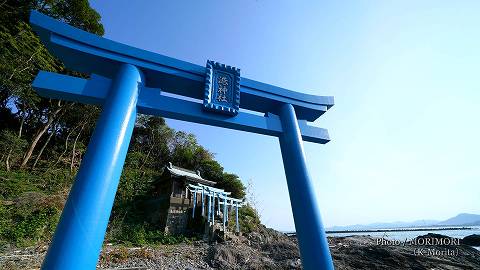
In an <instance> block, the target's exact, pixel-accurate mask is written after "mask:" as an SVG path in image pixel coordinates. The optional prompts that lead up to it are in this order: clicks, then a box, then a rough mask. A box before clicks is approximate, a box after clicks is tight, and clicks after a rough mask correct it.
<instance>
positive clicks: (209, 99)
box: [30, 11, 333, 269]
mask: <svg viewBox="0 0 480 270" xmlns="http://www.w3.org/2000/svg"><path fill="white" fill-rule="evenodd" d="M30 23H31V25H32V27H33V29H34V30H35V31H36V32H37V33H38V35H39V36H40V39H41V40H42V42H43V43H44V44H45V45H46V47H47V48H48V49H49V50H50V52H52V53H53V54H54V55H55V56H57V57H58V58H59V59H60V60H62V62H63V63H65V65H66V66H67V67H69V68H70V69H73V70H77V71H81V72H85V73H88V74H90V75H91V76H90V78H89V79H82V78H76V77H71V76H66V75H60V74H55V73H50V72H44V71H42V72H40V73H39V74H38V75H37V77H36V78H35V81H34V82H33V87H34V88H35V89H36V90H37V92H38V93H39V94H40V95H42V96H44V97H49V98H55V99H63V100H70V101H76V102H81V103H88V104H97V105H101V106H102V113H101V115H100V118H99V119H98V122H97V125H96V127H95V131H94V133H93V135H92V137H91V139H90V143H89V145H88V148H87V152H86V154H85V156H84V158H83V161H82V164H81V166H80V169H79V171H78V174H77V176H76V179H75V182H74V184H73V187H72V189H71V191H70V194H69V196H68V199H67V202H66V204H65V207H64V209H63V212H62V216H61V218H60V222H59V224H58V226H57V229H56V231H55V235H54V237H53V240H52V243H51V244H50V247H49V250H48V252H47V255H46V257H45V259H44V262H43V265H42V268H43V269H95V266H96V263H97V261H98V257H99V255H100V251H101V247H102V243H103V239H104V236H105V232H106V229H107V224H108V219H109V216H110V212H111V209H112V205H113V201H114V198H115V193H116V190H117V187H118V182H119V179H120V175H121V172H122V168H123V164H124V161H125V157H126V154H127V150H128V144H129V142H130V138H131V135H132V132H133V127H134V123H135V119H136V114H137V113H143V114H152V115H159V116H164V117H167V118H173V119H179V120H184V121H190V122H196V123H201V124H207V125H212V126H219V127H224V128H230V129H236V130H241V131H247V132H252V133H258V134H264V135H269V136H275V137H278V138H279V141H280V148H281V152H282V157H283V162H284V168H285V174H286V177H287V184H288V190H289V194H290V200H291V205H292V212H293V216H294V221H295V228H296V232H297V238H298V242H299V247H300V255H301V258H302V265H303V267H304V269H333V263H332V259H331V256H330V251H329V248H328V242H327V239H326V235H325V232H324V229H323V225H322V221H321V217H320V212H319V208H318V201H317V196H316V194H315V193H314V189H313V186H312V181H311V178H310V176H309V174H308V170H307V166H306V160H305V154H304V151H303V143H302V140H305V141H310V142H314V143H320V144H324V143H327V142H328V141H329V140H330V139H329V136H328V131H327V130H325V129H321V128H318V127H314V126H310V125H308V124H307V123H308V122H312V121H315V120H316V119H317V118H318V117H320V116H321V115H322V114H323V113H325V112H326V111H327V110H328V109H329V108H330V107H331V106H333V97H324V96H313V95H306V94H302V93H299V92H294V91H290V90H287V89H283V88H279V87H275V86H272V85H268V84H264V83H260V82H256V81H253V80H250V79H247V78H240V71H239V70H238V69H236V68H233V67H230V66H225V65H221V64H218V63H214V62H207V67H202V66H198V65H194V64H191V63H187V62H184V61H180V60H177V59H173V58H170V57H166V56H163V55H159V54H155V53H152V52H147V51H144V50H141V49H138V48H133V47H130V46H127V45H124V44H120V43H117V42H114V41H111V40H108V39H105V38H102V37H99V36H96V35H93V34H90V33H87V32H84V31H82V30H79V29H77V28H74V27H71V26H69V25H67V24H64V23H62V22H59V21H56V20H54V19H52V18H50V17H48V16H45V15H42V14H41V13H38V12H36V11H32V12H31V15H30ZM165 93H170V94H174V95H169V94H165ZM219 95H220V96H219ZM178 96H183V97H184V98H182V97H178ZM214 97H216V98H217V100H214ZM202 100H203V104H202V103H201V101H202ZM240 100H241V103H240ZM222 102H223V103H225V104H223V103H222ZM239 109H246V110H250V111H256V112H261V113H264V116H261V115H258V114H254V113H250V112H248V111H245V110H239ZM227 114H228V115H227Z"/></svg>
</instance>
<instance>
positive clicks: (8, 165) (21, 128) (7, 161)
mask: <svg viewBox="0 0 480 270" xmlns="http://www.w3.org/2000/svg"><path fill="white" fill-rule="evenodd" d="M21 114H22V120H21V121H20V128H19V129H18V136H17V138H19V139H20V138H21V137H22V131H23V123H25V113H24V112H21ZM11 155H12V149H11V148H10V150H9V151H8V154H7V158H6V159H5V165H6V167H7V172H9V171H10V156H11Z"/></svg>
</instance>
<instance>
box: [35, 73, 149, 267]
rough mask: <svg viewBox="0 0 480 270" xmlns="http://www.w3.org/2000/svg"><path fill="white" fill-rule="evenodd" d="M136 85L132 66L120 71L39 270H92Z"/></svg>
mask: <svg viewBox="0 0 480 270" xmlns="http://www.w3.org/2000/svg"><path fill="white" fill-rule="evenodd" d="M141 83H142V76H141V73H140V71H139V70H138V69H137V68H136V67H135V66H132V65H129V64H124V65H121V66H120V69H119V71H118V73H117V76H116V78H115V79H114V82H113V84H112V86H111V88H110V90H109V93H108V98H107V99H106V100H105V104H104V105H103V110H102V113H101V115H100V118H99V119H98V122H97V125H96V127H95V131H94V132H93V135H92V137H91V139H90V142H89V144H88V148H87V152H86V154H85V156H84V158H83V161H82V164H81V166H80V169H79V171H78V173H77V177H76V179H75V182H74V184H73V187H72V189H71V191H70V194H69V196H68V199H67V202H66V204H65V207H64V209H63V212H62V216H61V217H60V222H59V223H58V225H57V229H56V231H55V235H54V238H53V240H52V243H51V244H50V247H49V250H48V253H47V255H46V257H45V259H44V261H43V265H42V268H43V269H95V268H96V264H97V260H98V256H99V254H100V251H101V248H102V243H103V239H104V238H105V232H106V230H107V225H108V219H109V217H110V212H111V209H112V206H113V201H114V199H115V193H116V192H117V187H118V182H119V180H120V175H121V173H122V168H123V164H124V162H125V157H126V155H127V150H128V145H129V143H130V138H131V136H132V131H133V127H134V125H135V119H136V114H137V99H138V92H139V85H140V84H141ZM73 258H75V259H73Z"/></svg>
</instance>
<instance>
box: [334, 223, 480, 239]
mask: <svg viewBox="0 0 480 270" xmlns="http://www.w3.org/2000/svg"><path fill="white" fill-rule="evenodd" d="M450 228H451V227H450ZM469 228H470V229H460V230H431V231H430V230H428V229H429V228H425V229H426V230H425V231H407V230H406V229H408V228H400V229H401V231H388V232H342V233H337V232H329V233H327V236H333V237H340V236H349V235H369V236H372V237H383V238H387V239H391V240H402V241H403V240H405V239H407V240H410V239H413V238H415V237H417V236H421V235H425V234H427V233H436V234H441V235H445V236H449V237H454V238H464V237H465V236H468V235H471V234H479V235H480V226H473V227H469ZM395 229H396V228H387V229H386V230H395ZM413 229H418V228H413ZM432 229H433V228H432Z"/></svg>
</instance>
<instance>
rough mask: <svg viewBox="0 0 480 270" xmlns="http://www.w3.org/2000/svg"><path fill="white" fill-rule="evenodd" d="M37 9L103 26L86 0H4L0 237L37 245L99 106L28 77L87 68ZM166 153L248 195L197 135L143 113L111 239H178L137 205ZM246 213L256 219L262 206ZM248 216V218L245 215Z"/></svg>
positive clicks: (98, 29)
mask: <svg viewBox="0 0 480 270" xmlns="http://www.w3.org/2000/svg"><path fill="white" fill-rule="evenodd" d="M31 9H36V10H39V11H41V12H43V13H45V14H47V15H49V16H52V17H54V18H57V19H59V20H62V21H64V22H66V23H68V24H71V25H73V26H75V27H78V28H81V29H83V30H86V31H89V32H92V33H95V34H98V35H103V33H104V29H103V26H102V24H101V22H100V15H99V14H98V13H97V12H96V11H95V10H93V9H92V8H91V7H90V6H89V3H88V1H87V0H78V1H75V0H67V1H59V0H53V1H35V0H30V1H10V0H7V1H1V2H0V43H1V46H0V149H1V152H0V200H1V203H0V241H1V243H2V244H14V245H20V246H21V245H32V244H35V243H38V242H39V241H48V240H49V239H50V238H51V236H52V233H53V232H54V229H55V226H56V224H57V221H58V218H59V216H60V213H61V209H62V207H63V204H64V202H65V199H66V197H67V195H68V192H69V190H70V187H71V185H72V182H73V180H74V178H75V175H76V172H77V170H78V168H79V165H80V162H81V160H82V156H83V155H84V154H85V151H86V148H87V145H88V142H89V138H90V135H91V134H92V132H93V129H94V127H95V122H96V119H97V118H98V115H99V114H100V111H101V108H99V107H95V106H90V105H82V104H77V103H71V102H65V101H59V100H52V99H45V98H42V97H40V96H38V95H37V94H36V93H35V91H34V90H33V89H32V87H31V83H32V81H33V79H34V77H35V75H36V74H37V73H38V71H39V70H47V71H52V72H57V73H63V74H70V75H74V76H81V77H88V74H80V73H77V72H74V71H70V70H68V69H66V68H65V67H64V66H63V64H62V63H61V62H60V61H58V60H57V59H55V57H54V56H52V55H51V54H50V53H49V52H48V51H47V49H46V48H45V47H44V46H43V45H42V44H41V43H40V41H39V39H38V38H37V37H36V35H35V33H34V32H33V31H32V29H31V27H30V26H29V24H28V16H29V12H30V10H31ZM167 162H172V163H173V164H175V165H177V166H181V167H184V168H188V169H191V170H199V171H200V172H201V173H202V176H203V177H205V178H206V179H209V180H212V181H216V182H217V183H218V187H219V188H224V189H226V190H227V191H231V192H232V195H233V196H234V197H237V198H242V197H243V196H244V195H245V187H244V185H243V184H242V182H241V181H240V180H239V178H238V176H236V175H235V174H231V173H227V172H225V171H224V170H223V168H222V166H221V165H220V164H219V163H218V162H217V161H216V160H215V157H214V154H213V153H211V152H209V151H208V150H207V149H205V148H204V147H202V146H201V145H199V144H198V142H197V140H196V138H195V136H194V135H192V134H188V133H185V132H179V131H175V130H173V129H172V128H170V127H168V126H167V125H166V123H165V120H164V119H163V118H160V117H149V116H143V115H138V118H137V123H136V126H135V129H134V134H133V136H132V140H131V143H130V148H129V152H128V155H127V159H126V163H125V167H124V170H123V174H122V177H121V181H120V185H119V188H118V192H117V195H116V198H115V204H114V207H113V210H112V215H111V217H110V223H109V228H108V231H107V240H109V241H119V242H127V243H134V244H143V243H147V242H155V241H160V242H168V241H176V239H177V240H178V238H172V237H169V236H165V235H163V233H161V232H159V231H157V230H156V227H155V224H148V223H146V222H144V219H143V218H142V215H143V214H142V212H141V211H140V210H139V209H137V205H138V202H139V201H142V200H144V199H147V198H148V197H149V196H150V194H151V185H150V183H151V182H152V181H154V180H155V179H156V178H157V177H158V176H159V175H160V174H161V173H162V168H163V167H164V166H165V164H166V163H167ZM242 212H243V213H242V214H241V216H242V217H243V218H244V219H245V218H246V219H247V220H254V221H255V222H258V216H257V215H256V212H255V211H254V210H253V209H251V208H249V207H245V208H242ZM242 222H245V221H244V220H242Z"/></svg>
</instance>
